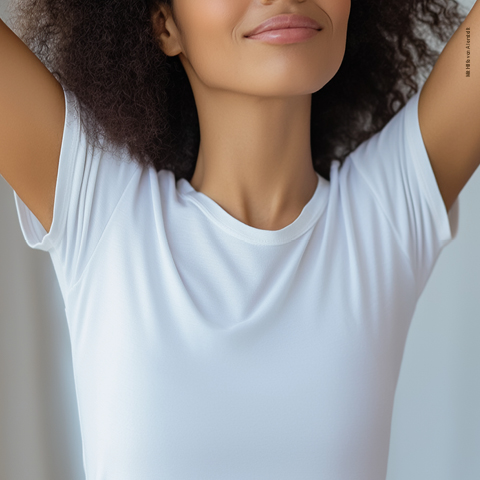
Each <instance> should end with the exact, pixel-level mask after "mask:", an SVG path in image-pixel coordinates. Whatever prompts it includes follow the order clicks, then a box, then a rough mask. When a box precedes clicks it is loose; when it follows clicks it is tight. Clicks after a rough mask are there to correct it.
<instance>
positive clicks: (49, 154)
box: [0, 19, 65, 232]
mask: <svg viewBox="0 0 480 480" xmlns="http://www.w3.org/2000/svg"><path fill="white" fill-rule="evenodd" d="M64 122H65V97H64V92H63V88H62V86H61V84H60V83H59V82H58V81H57V79H56V78H55V77H54V76H53V75H52V74H51V73H50V71H49V70H48V69H47V68H46V67H45V66H44V65H43V63H42V62H41V61H40V60H39V59H38V58H37V57H36V56H35V55H34V54H33V53H32V52H31V51H30V49H29V48H28V47H27V46H26V45H25V44H24V43H23V42H22V41H21V40H20V39H19V38H18V37H17V35H15V33H14V32H13V31H12V30H11V29H10V28H9V27H8V26H7V25H6V24H5V23H4V22H3V21H2V20H1V19H0V175H2V177H3V178H5V180H6V181H7V182H8V183H9V184H10V186H11V187H12V188H13V189H14V190H15V192H16V193H17V195H18V196H19V197H20V198H21V199H22V201H23V202H24V203H25V204H26V205H27V207H28V208H29V209H30V210H31V212H32V213H33V214H34V215H35V216H36V217H37V218H38V220H39V221H40V223H41V224H42V225H43V227H44V228H45V230H46V231H47V232H48V231H49V230H50V226H51V224H52V220H53V205H54V199H55V186H56V180H57V171H58V164H59V158H60V149H61V145H62V138H63V127H64ZM0 230H1V226H0Z"/></svg>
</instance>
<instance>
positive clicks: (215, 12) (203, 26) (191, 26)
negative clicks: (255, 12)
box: [178, 0, 251, 43]
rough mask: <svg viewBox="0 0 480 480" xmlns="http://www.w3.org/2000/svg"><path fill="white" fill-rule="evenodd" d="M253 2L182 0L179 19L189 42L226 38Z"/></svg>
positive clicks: (243, 0) (240, 0) (241, 0)
mask: <svg viewBox="0 0 480 480" xmlns="http://www.w3.org/2000/svg"><path fill="white" fill-rule="evenodd" d="M249 1H251V0H181V1H180V2H179V4H178V5H179V7H178V15H179V18H181V19H182V25H183V26H184V30H185V32H188V35H187V37H188V38H186V39H184V40H186V41H187V42H189V43H193V42H197V41H201V39H202V38H215V37H217V38H218V37H224V36H225V35H228V34H229V33H230V32H231V31H232V30H233V29H235V26H236V25H237V24H238V23H239V21H240V20H241V18H242V16H243V15H244V14H245V12H246V10H247V9H248V3H249Z"/></svg>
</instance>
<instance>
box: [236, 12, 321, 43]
mask: <svg viewBox="0 0 480 480" xmlns="http://www.w3.org/2000/svg"><path fill="white" fill-rule="evenodd" d="M281 28H314V29H315V30H321V29H322V27H321V26H320V25H319V24H318V23H317V22H316V21H315V20H313V19H312V18H310V17H307V16H305V15H297V14H293V13H290V14H283V15H276V16H275V17H271V18H269V19H268V20H266V21H265V22H263V23H261V24H260V25H259V26H258V27H257V28H255V29H254V30H252V31H251V32H249V33H247V34H246V35H245V36H246V37H250V36H251V35H256V34H257V33H261V32H266V31H267V30H279V29H281Z"/></svg>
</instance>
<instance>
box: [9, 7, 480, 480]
mask: <svg viewBox="0 0 480 480" xmlns="http://www.w3.org/2000/svg"><path fill="white" fill-rule="evenodd" d="M312 1H313V0H312ZM473 3H474V2H473V0H468V1H467V0H465V2H464V4H465V5H466V6H467V7H468V8H471V6H472V5H473ZM6 7H7V1H6V0H0V17H1V18H2V19H3V20H4V21H5V22H6V23H7V24H8V17H7V11H6ZM0 74H1V73H0ZM0 114H1V112H0ZM473 133H474V132H472V134H473ZM0 148H1V146H0ZM479 210H480V170H479V171H477V172H476V173H475V175H474V177H473V178H472V179H471V180H470V182H469V183H468V184H467V186H466V187H465V188H464V190H463V191H462V193H461V194H460V224H459V233H458V237H457V238H456V240H455V241H454V242H453V243H452V244H451V245H449V246H448V247H447V248H446V249H445V251H444V252H442V254H441V256H440V259H439V261H438V263H437V265H436V267H435V270H434V272H433V274H432V277H431V278H430V280H429V283H428V284H427V287H426V289H425V291H424V293H423V295H422V297H421V299H420V301H419V304H418V307H417V310H416V313H415V316H414V318H413V321H412V325H411V329H410V332H409V336H408V340H407V345H406V350H405V355H404V359H403V364H402V369H401V373H400V379H399V384H398V388H397V392H396V398H395V407H394V417H393V422H392V435H391V448H390V457H389V470H388V475H387V480H430V479H435V480H478V479H480V214H479ZM70 355H71V351H70V342H69V337H68V330H67V324H66V319H65V313H64V305H63V300H62V298H61V295H60V290H59V288H58V284H57V281H56V278H55V275H54V271H53V267H52V265H51V263H50V258H49V256H48V254H46V253H44V252H40V251H34V250H31V249H30V248H28V247H27V245H26V244H25V242H24V240H23V237H22V234H21V231H20V226H19V223H18V219H17V215H16V211H15V204H14V200H13V190H12V189H11V187H10V185H9V184H8V183H7V182H6V181H5V180H4V179H3V178H2V177H1V176H0V480H82V479H84V478H85V477H84V472H83V467H82V450H81V439H80V430H79V422H78V414H77V410H76V408H77V405H76V399H75V389H74V383H73V371H72V364H71V358H70ZM139 480H141V479H139ZM226 480H227V479H226ZM292 480H293V479H292ZM345 480H350V479H345Z"/></svg>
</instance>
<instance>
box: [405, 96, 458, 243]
mask: <svg viewBox="0 0 480 480" xmlns="http://www.w3.org/2000/svg"><path fill="white" fill-rule="evenodd" d="M420 92H421V90H420V91H418V92H417V93H416V94H415V95H414V97H413V98H412V99H411V100H412V101H410V102H408V104H407V106H406V108H407V110H406V112H405V129H406V132H407V143H408V148H409V150H410V151H409V154H410V158H412V159H413V165H414V168H415V170H416V172H417V175H418V178H419V179H420V186H421V188H422V189H423V191H424V193H425V196H426V199H427V202H428V204H429V206H430V209H431V210H432V213H433V218H434V222H435V226H436V229H437V233H438V238H439V241H440V245H441V246H442V247H444V246H445V245H446V244H448V243H449V242H450V241H452V240H453V239H454V238H455V237H456V236H457V233H458V220H459V199H458V198H457V199H456V200H455V202H454V204H453V205H452V207H451V208H450V210H449V212H447V209H446V207H445V203H444V201H443V198H442V194H441V192H440V189H439V187H438V183H437V180H436V178H435V174H434V172H433V169H432V165H431V162H430V158H429V156H428V153H427V150H426V147H425V143H424V140H423V137H422V134H421V130H420V123H419V120H418V101H419V98H420Z"/></svg>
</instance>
